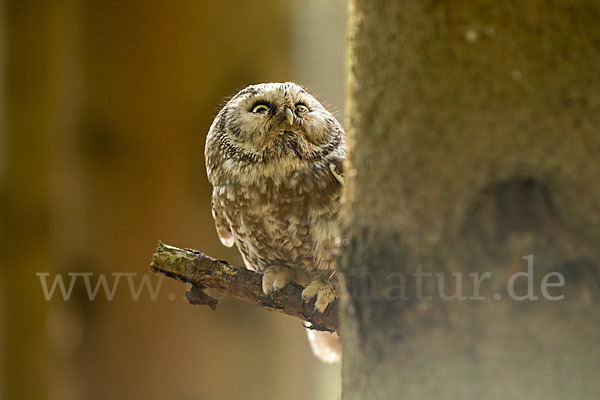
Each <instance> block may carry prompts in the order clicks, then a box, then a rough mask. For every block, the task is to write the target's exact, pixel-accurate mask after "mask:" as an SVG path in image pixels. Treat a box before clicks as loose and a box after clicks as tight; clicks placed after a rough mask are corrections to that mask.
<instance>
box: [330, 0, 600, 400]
mask: <svg viewBox="0 0 600 400" xmlns="http://www.w3.org/2000/svg"><path fill="white" fill-rule="evenodd" d="M349 18H350V21H349V40H350V43H349V46H350V54H349V55H350V68H349V82H348V104H347V107H346V116H347V117H346V125H347V128H348V136H349V165H348V170H347V176H348V178H347V190H346V195H345V201H346V203H345V214H344V217H343V226H344V240H343V243H345V244H346V246H345V248H344V251H343V254H342V258H341V265H342V269H343V272H344V277H345V278H344V283H345V288H346V289H347V293H346V294H345V297H344V299H343V304H342V308H343V311H342V331H343V332H344V335H343V337H342V340H343V353H344V357H343V367H342V368H343V395H342V398H343V399H345V400H349V399H367V398H368V399H371V400H373V399H398V398H405V399H411V398H424V399H430V398H441V399H454V398H456V399H465V398H472V399H475V398H477V399H497V398H527V399H545V400H547V399H563V398H574V399H591V398H597V397H598V396H599V395H600V381H599V380H598V379H597V374H598V371H600V341H599V336H598V335H599V332H600V313H599V312H598V304H599V300H600V294H599V292H600V290H599V276H600V272H599V271H600V268H599V261H598V260H599V259H600V257H599V255H600V254H599V244H600V132H599V128H598V127H599V126H600V25H598V20H600V3H598V2H597V1H593V0H588V1H585V0H581V1H567V0H552V1H542V0H532V1H527V2H522V1H517V0H514V1H512V0H510V1H504V2H495V1H484V2H473V1H466V0H464V1H458V2H456V1H453V2H450V1H425V2H408V1H380V0H352V1H350V5H349ZM531 254H532V255H533V256H534V263H533V265H534V279H533V283H534V286H533V287H534V294H535V295H537V296H538V297H539V300H536V301H529V300H524V301H516V300H513V299H511V298H508V296H507V295H506V294H507V289H506V288H507V282H508V280H509V278H510V277H511V276H512V274H514V273H516V272H519V271H523V270H525V269H526V266H527V261H526V260H524V259H523V258H522V257H524V256H527V255H531ZM419 265H422V270H423V271H425V272H433V273H444V274H445V275H443V277H444V283H445V285H446V290H445V291H446V293H448V294H449V295H450V294H453V293H454V292H455V291H458V287H457V285H456V284H455V283H454V282H455V281H454V277H453V276H452V275H451V273H452V272H462V273H463V276H464V277H465V279H463V281H462V291H463V292H464V293H466V294H467V296H469V295H472V291H473V288H472V286H473V285H472V280H471V279H469V278H467V275H466V274H468V273H473V272H478V273H480V275H481V274H483V273H485V272H490V273H491V278H489V279H486V280H485V281H484V282H483V283H482V284H481V296H484V297H485V300H464V301H459V300H443V299H442V298H441V296H440V295H438V294H437V293H438V291H439V286H440V285H439V284H436V283H435V282H437V279H435V278H423V282H425V283H424V285H423V292H424V293H425V294H427V295H432V296H433V298H432V299H431V300H429V301H419V300H417V299H416V295H417V291H418V289H417V282H416V280H417V278H416V277H415V276H413V275H412V274H413V273H415V272H416V271H417V266H419ZM551 271H556V272H559V273H561V274H562V276H563V277H564V279H565V286H564V287H560V288H553V290H551V291H550V292H551V294H552V295H558V294H563V295H564V296H565V298H564V299H563V300H560V301H549V300H544V298H543V297H542V295H541V292H540V285H541V281H542V279H543V277H544V276H545V274H547V273H548V272H551ZM394 273H396V275H390V274H394ZM398 273H401V274H402V276H403V277H404V278H405V285H404V286H405V288H406V293H405V294H406V296H407V297H409V298H410V299H408V300H390V298H392V297H394V296H392V295H391V293H390V291H389V290H390V285H398V282H399V279H398ZM392 278H393V279H392ZM516 282H519V283H518V285H517V286H516V288H515V292H517V293H518V294H522V293H524V292H525V291H526V290H527V285H526V284H525V285H524V286H525V287H523V283H524V282H525V281H524V280H523V279H519V280H517V281H516ZM455 289H456V290H455ZM495 293H498V295H500V296H501V297H502V299H501V300H494V297H493V296H492V295H493V294H495ZM496 298H497V297H496Z"/></svg>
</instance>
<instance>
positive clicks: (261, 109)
mask: <svg viewBox="0 0 600 400" xmlns="http://www.w3.org/2000/svg"><path fill="white" fill-rule="evenodd" d="M267 111H269V106H268V105H266V104H262V103H261V104H257V105H255V106H254V107H252V112H253V113H254V114H263V113H266V112H267Z"/></svg>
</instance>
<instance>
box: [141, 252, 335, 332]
mask: <svg viewBox="0 0 600 400" xmlns="http://www.w3.org/2000/svg"><path fill="white" fill-rule="evenodd" d="M150 267H151V269H152V270H153V271H155V272H160V273H162V274H165V275H166V276H168V277H170V278H175V279H177V280H180V281H183V282H188V283H191V284H193V285H194V286H193V287H192V289H191V290H190V291H188V292H187V293H186V297H187V299H188V301H189V302H190V303H191V304H201V305H208V306H209V307H210V308H212V309H213V310H214V309H215V308H216V306H217V304H218V303H219V300H218V299H215V298H213V297H211V296H209V295H208V294H206V293H205V292H204V290H202V289H205V288H211V289H216V290H217V291H219V292H222V293H226V294H228V295H230V296H232V297H235V298H237V299H240V300H243V301H246V302H249V303H253V304H256V305H257V306H259V307H261V308H263V309H265V310H269V311H273V310H276V311H280V312H283V313H285V314H288V315H291V316H293V317H296V318H299V319H301V320H303V321H306V322H309V323H310V326H309V327H310V328H312V329H316V330H320V331H332V332H337V331H338V330H339V318H338V303H339V301H337V300H336V301H335V302H334V303H333V304H330V305H329V307H327V309H326V310H325V312H324V313H323V314H319V313H317V314H316V315H314V316H313V317H312V318H309V316H308V315H307V314H308V313H310V312H312V309H313V307H312V304H311V305H307V307H306V312H305V311H304V308H303V301H302V290H303V287H302V286H300V285H298V284H296V283H293V282H292V283H290V284H288V285H287V286H286V287H285V288H284V289H282V290H281V291H280V292H279V294H278V296H277V299H276V300H275V299H273V298H272V296H265V294H264V293H263V291H262V275H261V274H259V273H256V272H253V271H250V270H248V269H246V268H240V267H233V266H231V265H229V264H228V263H227V262H226V261H222V260H215V259H214V258H211V257H209V256H207V255H205V254H202V253H200V252H199V251H197V250H191V249H180V248H177V247H173V246H169V245H165V244H163V243H162V242H159V243H158V247H157V248H156V252H155V253H154V256H153V259H152V264H150Z"/></svg>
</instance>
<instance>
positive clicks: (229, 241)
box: [212, 195, 234, 247]
mask: <svg viewBox="0 0 600 400" xmlns="http://www.w3.org/2000/svg"><path fill="white" fill-rule="evenodd" d="M212 216H213V218H214V219H215V227H216V228H217V235H219V239H220V240H221V243H223V245H225V246H227V247H231V246H233V243H234V242H233V234H232V233H231V228H230V226H229V222H227V219H226V218H225V215H224V214H223V209H222V207H221V204H220V202H219V201H218V199H217V198H216V197H215V196H214V195H213V198H212Z"/></svg>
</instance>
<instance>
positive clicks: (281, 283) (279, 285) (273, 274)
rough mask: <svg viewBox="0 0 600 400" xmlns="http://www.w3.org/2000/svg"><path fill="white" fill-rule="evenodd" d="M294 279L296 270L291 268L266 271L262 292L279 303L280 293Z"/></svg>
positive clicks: (278, 267) (275, 267) (272, 268)
mask: <svg viewBox="0 0 600 400" xmlns="http://www.w3.org/2000/svg"><path fill="white" fill-rule="evenodd" d="M293 279H294V270H293V269H292V268H289V267H282V266H274V267H269V268H267V269H266V270H265V272H264V274H263V277H262V290H263V293H264V294H265V295H267V296H270V297H271V299H272V300H273V302H274V303H275V302H277V298H278V297H279V292H280V291H281V289H283V288H284V287H285V286H286V285H287V284H288V283H290V282H291V281H292V280H293Z"/></svg>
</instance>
